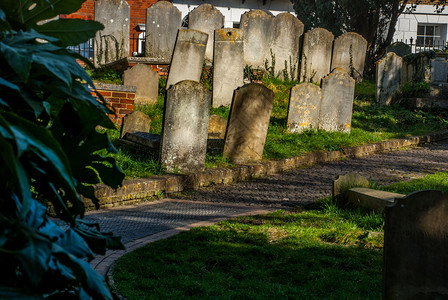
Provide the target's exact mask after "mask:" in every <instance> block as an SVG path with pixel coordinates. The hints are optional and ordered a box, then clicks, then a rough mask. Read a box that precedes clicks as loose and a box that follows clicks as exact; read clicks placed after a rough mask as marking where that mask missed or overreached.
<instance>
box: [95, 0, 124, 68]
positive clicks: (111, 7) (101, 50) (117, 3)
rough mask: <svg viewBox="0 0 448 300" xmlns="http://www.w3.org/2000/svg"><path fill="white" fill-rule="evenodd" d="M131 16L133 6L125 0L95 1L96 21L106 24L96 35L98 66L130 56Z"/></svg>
mask: <svg viewBox="0 0 448 300" xmlns="http://www.w3.org/2000/svg"><path fill="white" fill-rule="evenodd" d="M130 18H131V8H130V6H129V4H128V3H127V2H126V1H125V0H98V1H95V21H98V22H100V23H101V24H103V25H104V29H103V30H100V31H98V32H97V33H96V35H95V45H94V63H95V65H96V66H99V65H103V64H107V63H109V62H113V61H116V60H118V59H121V58H123V57H128V56H129V27H130V25H129V24H130V23H129V22H130Z"/></svg>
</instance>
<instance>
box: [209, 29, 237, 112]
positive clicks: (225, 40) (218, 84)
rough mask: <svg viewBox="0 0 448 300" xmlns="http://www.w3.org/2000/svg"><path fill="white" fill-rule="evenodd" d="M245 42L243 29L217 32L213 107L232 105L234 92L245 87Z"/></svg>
mask: <svg viewBox="0 0 448 300" xmlns="http://www.w3.org/2000/svg"><path fill="white" fill-rule="evenodd" d="M243 55H244V42H243V31H242V30H241V29H233V28H224V29H219V30H216V31H215V54H214V65H213V107H220V106H226V107H230V105H231V104H232V97H233V91H234V90H235V89H237V88H239V87H241V86H243V81H244V58H243Z"/></svg>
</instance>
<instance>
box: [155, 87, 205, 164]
mask: <svg viewBox="0 0 448 300" xmlns="http://www.w3.org/2000/svg"><path fill="white" fill-rule="evenodd" d="M210 100H211V95H210V93H209V91H208V90H207V89H206V88H205V87H204V86H203V85H202V84H200V83H199V82H195V81H189V80H187V81H182V82H179V83H177V84H175V85H173V86H172V87H171V88H170V89H168V91H167V98H166V104H165V115H164V123H163V134H162V149H161V163H162V165H163V166H164V167H165V168H166V169H167V171H168V172H174V171H176V170H179V171H181V172H183V173H191V172H196V171H201V170H203V169H204V165H205V153H206V150H207V135H208V122H209V115H210Z"/></svg>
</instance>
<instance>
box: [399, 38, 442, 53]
mask: <svg viewBox="0 0 448 300" xmlns="http://www.w3.org/2000/svg"><path fill="white" fill-rule="evenodd" d="M396 42H402V43H404V44H406V45H408V46H409V47H411V51H412V53H418V52H424V51H430V50H432V51H447V50H448V43H447V42H446V41H442V40H434V39H431V40H427V41H423V42H421V41H419V40H417V42H415V41H414V39H413V38H410V39H409V40H398V39H397V40H395V41H394V43H396Z"/></svg>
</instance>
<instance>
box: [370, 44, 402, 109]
mask: <svg viewBox="0 0 448 300" xmlns="http://www.w3.org/2000/svg"><path fill="white" fill-rule="evenodd" d="M402 70H403V59H402V58H401V57H400V56H398V55H396V54H395V53H393V52H389V53H387V54H386V56H385V57H384V58H383V59H381V60H380V61H378V62H377V63H376V91H375V98H376V102H377V103H378V104H379V105H389V104H391V102H392V98H393V96H394V95H395V94H396V93H397V92H398V91H399V89H400V84H401V80H402V79H401V76H402Z"/></svg>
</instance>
